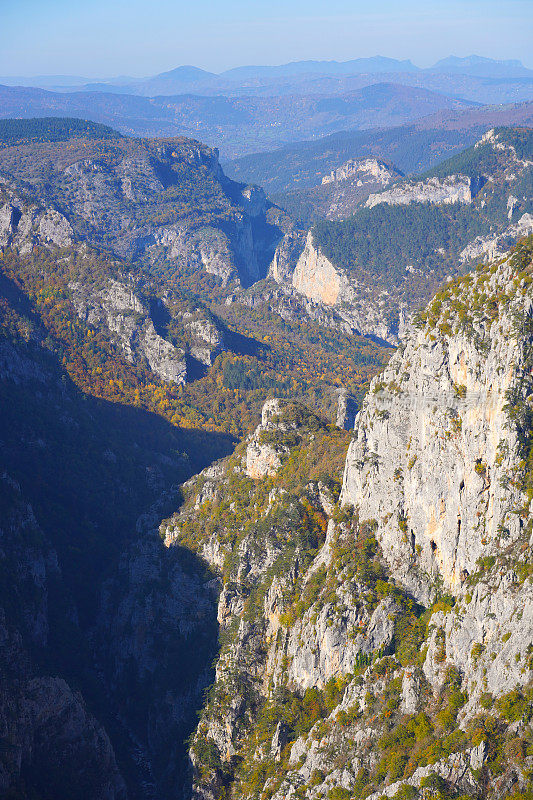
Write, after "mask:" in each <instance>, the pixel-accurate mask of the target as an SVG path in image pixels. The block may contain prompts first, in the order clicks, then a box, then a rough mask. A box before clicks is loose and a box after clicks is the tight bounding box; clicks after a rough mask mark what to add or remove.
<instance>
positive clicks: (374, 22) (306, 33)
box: [0, 0, 533, 77]
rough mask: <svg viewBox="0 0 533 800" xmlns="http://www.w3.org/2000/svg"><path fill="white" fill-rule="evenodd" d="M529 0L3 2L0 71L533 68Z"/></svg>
mask: <svg viewBox="0 0 533 800" xmlns="http://www.w3.org/2000/svg"><path fill="white" fill-rule="evenodd" d="M532 42H533V0H499V2H495V0H460V1H459V0H396V1H395V2H393V0H367V1H366V2H360V1H359V0H351V2H348V1H347V0H326V1H325V2H324V1H322V2H318V0H268V2H263V0H188V2H181V0H0V75H36V74H78V75H86V76H88V77H103V76H111V75H118V74H128V75H134V76H142V75H151V74H154V73H157V72H161V71H164V70H168V69H172V68H173V67H175V66H179V65H180V64H195V65H197V66H200V67H203V68H204V69H209V70H213V71H215V72H219V71H221V70H223V69H227V68H229V67H233V66H238V65H241V64H279V63H284V62H287V61H296V60H300V59H307V58H317V59H337V60H341V61H344V60H347V59H350V58H357V57H364V56H371V55H376V54H380V55H387V56H391V57H395V58H411V59H412V60H413V61H414V62H415V63H417V64H419V65H420V66H428V65H430V64H432V63H434V62H435V61H436V60H437V59H439V58H442V57H443V56H446V55H449V54H450V53H454V54H456V55H470V54H471V53H477V54H480V55H485V56H490V57H493V58H519V59H521V60H522V61H523V62H524V63H525V64H526V66H529V67H532V68H533V45H532Z"/></svg>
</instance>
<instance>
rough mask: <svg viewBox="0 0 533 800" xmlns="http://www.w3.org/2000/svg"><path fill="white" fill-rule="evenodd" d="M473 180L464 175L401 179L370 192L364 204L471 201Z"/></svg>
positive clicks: (368, 205) (437, 203)
mask: <svg viewBox="0 0 533 800" xmlns="http://www.w3.org/2000/svg"><path fill="white" fill-rule="evenodd" d="M473 193H475V189H474V192H473V181H472V180H471V178H469V177H467V176H466V175H449V176H447V177H446V178H444V180H442V181H441V180H439V179H438V178H428V179H427V180H425V181H418V182H414V181H402V183H400V184H398V185H397V186H394V187H393V188H392V189H387V190H386V191H384V192H379V194H371V195H370V197H369V198H368V199H367V201H366V203H365V205H366V206H367V207H368V208H373V207H374V206H377V205H379V204H380V203H387V204H388V205H391V206H394V205H401V206H403V205H409V204H410V203H435V204H436V205H440V204H441V203H442V204H444V205H448V204H451V203H467V204H468V203H471V202H472V196H473Z"/></svg>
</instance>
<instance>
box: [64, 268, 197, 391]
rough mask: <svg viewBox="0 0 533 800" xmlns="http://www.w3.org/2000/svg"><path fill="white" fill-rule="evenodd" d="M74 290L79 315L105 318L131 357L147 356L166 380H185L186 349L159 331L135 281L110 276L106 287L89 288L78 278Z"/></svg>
mask: <svg viewBox="0 0 533 800" xmlns="http://www.w3.org/2000/svg"><path fill="white" fill-rule="evenodd" d="M70 290H71V292H72V298H73V303H74V306H75V308H76V311H77V313H78V316H80V317H81V318H82V319H84V320H85V321H86V322H89V323H90V324H93V325H94V324H98V323H102V322H103V323H104V324H105V325H106V326H107V328H108V329H109V330H110V331H111V333H112V334H113V335H114V337H115V338H116V341H117V343H118V344H119V345H120V347H121V349H122V351H123V353H124V356H125V357H126V359H127V360H128V361H130V362H132V363H133V361H135V360H136V359H139V358H142V357H144V358H146V360H147V362H148V364H149V367H150V369H151V370H152V371H153V372H155V373H156V374H157V375H159V376H160V377H161V378H162V379H163V380H166V381H171V382H174V383H185V381H186V379H187V368H186V363H185V353H184V351H183V350H178V349H177V348H176V347H174V346H173V345H172V344H171V343H170V342H167V341H166V340H165V339H163V337H162V336H159V335H158V334H157V333H156V331H155V328H154V323H153V322H152V319H151V318H150V311H149V306H148V304H147V303H146V301H144V300H143V299H142V298H140V297H139V296H138V295H137V294H136V287H135V285H134V284H133V283H129V284H128V283H127V282H126V281H124V282H122V281H117V280H113V279H109V281H108V282H107V284H106V286H105V287H104V288H103V289H101V290H96V291H92V292H89V291H87V288H86V287H85V286H83V285H82V284H80V283H77V282H76V283H71V285H70Z"/></svg>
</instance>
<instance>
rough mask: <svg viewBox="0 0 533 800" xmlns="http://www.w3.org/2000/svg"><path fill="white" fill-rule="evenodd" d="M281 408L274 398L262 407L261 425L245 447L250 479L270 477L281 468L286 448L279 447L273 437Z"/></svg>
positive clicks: (277, 425) (247, 471)
mask: <svg viewBox="0 0 533 800" xmlns="http://www.w3.org/2000/svg"><path fill="white" fill-rule="evenodd" d="M281 408H282V407H281V403H280V401H279V400H277V399H276V398H274V399H272V400H268V401H267V402H266V403H265V405H264V406H263V410H262V414H261V424H260V425H259V426H258V427H257V428H256V430H255V433H254V435H253V436H252V437H251V439H250V441H249V443H248V444H247V446H246V474H247V475H248V477H250V478H264V477H266V476H267V475H268V476H270V477H272V476H273V475H275V474H276V472H277V471H278V469H279V467H280V466H281V457H282V455H283V452H285V451H286V448H284V447H280V446H279V444H278V443H277V442H276V437H275V432H276V431H278V430H279V424H278V418H279V416H280V414H281Z"/></svg>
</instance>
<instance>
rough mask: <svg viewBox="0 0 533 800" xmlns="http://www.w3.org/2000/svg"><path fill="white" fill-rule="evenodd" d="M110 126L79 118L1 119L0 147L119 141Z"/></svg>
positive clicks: (115, 132)
mask: <svg viewBox="0 0 533 800" xmlns="http://www.w3.org/2000/svg"><path fill="white" fill-rule="evenodd" d="M120 136H121V134H120V133H119V132H118V131H115V130H113V128H110V127H108V126H107V125H101V124H99V123H98V122H89V121H88V120H85V119H77V118H75V117H32V118H30V119H0V147H8V146H10V145H17V144H23V143H24V144H26V143H29V142H65V141H68V140H69V139H81V138H83V139H118V138H120Z"/></svg>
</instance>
